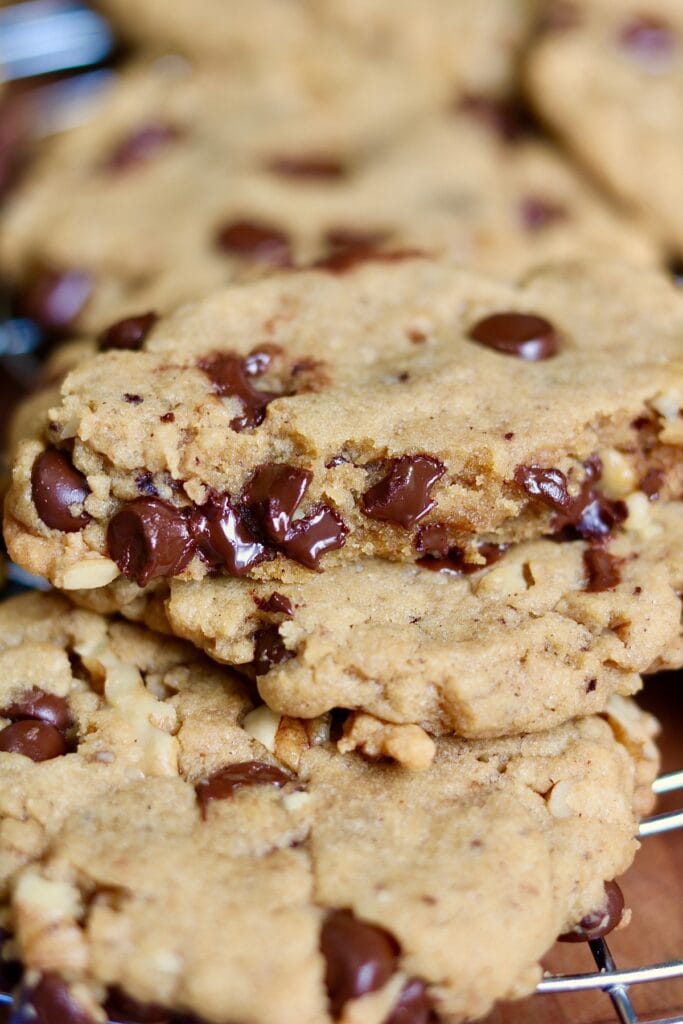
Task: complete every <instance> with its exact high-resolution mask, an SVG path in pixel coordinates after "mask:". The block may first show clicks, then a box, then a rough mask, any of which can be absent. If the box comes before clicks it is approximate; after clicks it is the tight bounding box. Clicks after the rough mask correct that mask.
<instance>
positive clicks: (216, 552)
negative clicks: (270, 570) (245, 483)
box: [191, 494, 269, 576]
mask: <svg viewBox="0 0 683 1024" xmlns="http://www.w3.org/2000/svg"><path fill="white" fill-rule="evenodd" d="M191 528H192V534H193V536H194V538H195V541H196V544H197V550H198V551H199V552H200V554H201V555H202V557H203V558H204V559H205V560H206V561H207V562H208V563H209V564H210V565H212V566H213V567H215V568H220V569H224V570H225V571H226V572H228V573H229V574H230V575H231V576H244V574H245V573H247V572H248V571H249V570H250V569H252V568H253V567H254V566H255V565H258V564H259V563H260V562H263V561H264V560H265V559H266V558H268V556H269V552H268V549H267V548H266V547H265V545H264V544H262V543H261V541H260V540H259V539H258V538H257V537H256V536H255V534H254V532H253V530H252V529H251V528H250V526H249V524H248V523H247V522H246V519H245V516H244V513H243V511H242V510H240V509H239V508H236V507H235V506H234V505H233V504H232V502H231V501H230V497H229V495H227V494H222V495H217V496H214V497H212V498H210V499H209V501H207V502H206V503H205V504H204V505H201V506H199V507H198V508H196V509H195V510H194V512H193V514H192V527H191Z"/></svg>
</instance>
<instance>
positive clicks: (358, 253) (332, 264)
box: [313, 245, 425, 274]
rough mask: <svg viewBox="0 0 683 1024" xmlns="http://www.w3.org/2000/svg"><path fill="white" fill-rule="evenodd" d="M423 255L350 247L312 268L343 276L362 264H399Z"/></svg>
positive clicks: (402, 251)
mask: <svg viewBox="0 0 683 1024" xmlns="http://www.w3.org/2000/svg"><path fill="white" fill-rule="evenodd" d="M424 255H425V254H424V252H423V251H422V250H421V249H389V250H386V251H385V250H381V249H377V248H375V247H374V246H368V245H357V246H354V245H350V246H347V248H345V249H339V250H338V251H337V252H333V253H331V255H329V256H324V257H323V258H322V259H319V260H316V262H315V263H314V264H313V267H314V268H315V269H316V270H327V271H329V273H331V274H345V273H347V271H349V270H355V269H356V267H358V266H360V265H361V264H363V263H400V262H401V261H402V260H412V259H415V258H416V257H419V256H424Z"/></svg>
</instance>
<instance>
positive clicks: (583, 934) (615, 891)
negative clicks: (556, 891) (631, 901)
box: [559, 882, 624, 942]
mask: <svg viewBox="0 0 683 1024" xmlns="http://www.w3.org/2000/svg"><path fill="white" fill-rule="evenodd" d="M623 913H624V894H623V893H622V891H621V889H620V888H619V886H618V885H617V883H616V882H605V903H604V905H603V906H602V907H598V909H597V910H594V911H593V912H592V913H591V914H587V915H586V916H585V917H583V918H582V919H581V920H580V921H579V923H578V924H577V926H576V928H574V930H573V931H571V932H565V934H564V935H560V939H559V941H560V942H589V941H590V940H592V939H599V938H602V936H603V935H608V934H609V932H611V931H613V930H614V929H615V928H616V927H617V925H618V924H619V922H620V921H621V918H622V916H623Z"/></svg>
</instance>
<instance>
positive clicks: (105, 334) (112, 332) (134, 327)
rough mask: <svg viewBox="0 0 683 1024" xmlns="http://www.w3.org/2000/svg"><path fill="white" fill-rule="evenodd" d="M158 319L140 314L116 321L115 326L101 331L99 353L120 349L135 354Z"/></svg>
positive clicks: (146, 314) (150, 315)
mask: <svg viewBox="0 0 683 1024" xmlns="http://www.w3.org/2000/svg"><path fill="white" fill-rule="evenodd" d="M158 319H159V317H158V316H157V314H156V313H141V314H140V315H139V316H128V317H126V318H125V320H117V321H116V323H115V324H112V325H111V326H110V327H107V329H106V330H105V331H102V333H101V334H100V336H99V338H98V344H99V349H100V352H107V351H109V350H110V349H122V350H124V351H132V352H136V351H137V350H138V349H140V348H142V344H143V342H144V340H145V338H146V337H147V335H148V334H149V332H150V331H151V330H152V328H153V327H154V325H155V323H156V322H157V320H158Z"/></svg>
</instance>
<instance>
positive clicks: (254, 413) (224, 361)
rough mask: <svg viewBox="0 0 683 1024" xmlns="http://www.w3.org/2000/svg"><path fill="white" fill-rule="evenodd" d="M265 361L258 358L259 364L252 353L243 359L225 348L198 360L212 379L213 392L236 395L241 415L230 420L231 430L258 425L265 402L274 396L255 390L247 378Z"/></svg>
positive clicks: (261, 370)
mask: <svg viewBox="0 0 683 1024" xmlns="http://www.w3.org/2000/svg"><path fill="white" fill-rule="evenodd" d="M250 359H251V362H250V361H249V360H250ZM267 365H268V364H267V363H264V362H263V361H261V364H260V367H261V368H259V364H258V363H257V362H256V360H255V359H254V357H253V356H251V357H249V356H247V357H246V359H245V358H243V357H242V356H238V355H235V354H233V353H229V352H226V353H221V354H218V355H216V356H213V357H212V358H210V359H205V360H202V362H201V363H200V364H199V367H200V369H202V370H203V371H204V372H205V373H206V374H207V375H208V377H209V378H210V380H211V381H212V382H213V384H214V387H215V390H216V394H218V395H220V396H221V397H223V398H227V397H233V398H237V399H239V401H240V402H241V404H242V415H241V416H235V418H234V419H232V420H231V421H230V426H231V427H232V429H233V430H236V431H240V430H246V429H247V428H249V427H258V426H259V424H260V423H263V420H264V418H265V415H266V408H267V406H268V405H269V403H270V402H272V401H273V399H274V398H277V397H278V396H277V395H276V394H275V393H274V392H271V391H259V390H258V388H255V387H254V385H253V384H252V382H251V377H254V376H257V375H258V374H259V373H263V371H264V370H265V369H266V366H267Z"/></svg>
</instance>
